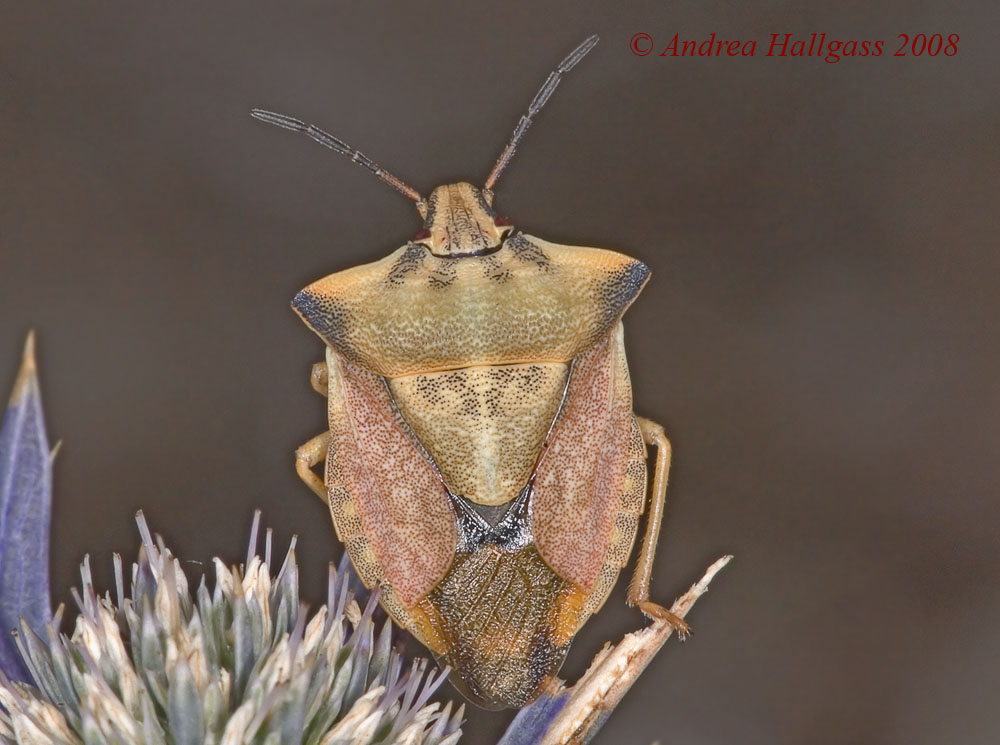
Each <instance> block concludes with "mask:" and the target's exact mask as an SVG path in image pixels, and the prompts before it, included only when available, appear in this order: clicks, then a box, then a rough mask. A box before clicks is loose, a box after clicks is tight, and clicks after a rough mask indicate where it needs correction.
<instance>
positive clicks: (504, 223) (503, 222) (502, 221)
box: [493, 216, 514, 228]
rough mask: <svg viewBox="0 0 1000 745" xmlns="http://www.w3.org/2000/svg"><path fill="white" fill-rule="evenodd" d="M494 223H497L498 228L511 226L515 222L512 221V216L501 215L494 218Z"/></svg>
mask: <svg viewBox="0 0 1000 745" xmlns="http://www.w3.org/2000/svg"><path fill="white" fill-rule="evenodd" d="M493 224H494V225H496V226H497V227H498V228H509V227H512V226H513V225H514V223H512V222H511V221H510V218H507V217H500V216H497V217H494V218H493Z"/></svg>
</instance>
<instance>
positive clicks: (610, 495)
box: [531, 323, 646, 599]
mask: <svg viewBox="0 0 1000 745" xmlns="http://www.w3.org/2000/svg"><path fill="white" fill-rule="evenodd" d="M645 456H646V449H645V445H644V444H643V441H642V436H641V434H639V429H638V426H637V425H636V422H635V417H634V415H633V414H632V391H631V386H630V383H629V378H628V367H627V365H626V362H625V352H624V343H623V332H622V326H621V324H620V323H619V324H618V325H617V326H616V327H615V328H614V329H613V330H612V331H611V333H610V334H608V335H607V336H606V337H604V339H603V340H601V341H600V342H598V343H597V345H596V346H594V347H593V348H591V349H590V350H589V351H588V352H586V353H584V354H582V355H580V357H578V358H577V360H576V362H575V364H574V368H573V372H572V378H571V379H570V385H569V391H568V394H567V398H566V401H565V403H564V405H563V409H562V411H561V412H560V414H559V418H558V420H557V421H556V425H555V427H554V428H553V430H552V432H551V434H550V435H549V439H548V441H547V444H546V450H545V453H544V455H543V456H542V460H541V462H540V463H539V465H538V468H537V469H536V471H535V490H534V498H533V502H532V505H533V508H532V516H531V531H532V534H533V535H534V538H535V545H536V546H537V547H538V552H539V553H540V554H541V555H542V558H543V559H545V561H546V563H548V565H549V566H550V567H552V569H553V570H555V571H556V572H557V573H558V574H559V575H560V576H561V577H563V578H564V579H568V580H570V581H571V582H575V583H576V584H578V585H580V586H581V587H582V588H583V589H585V590H587V591H588V592H589V591H592V590H595V589H596V590H600V592H601V593H603V594H602V599H603V596H604V595H606V593H607V592H608V591H610V589H611V588H610V584H609V583H608V582H605V581H604V579H603V578H602V571H603V572H604V573H605V574H607V573H608V572H609V571H610V573H611V574H613V577H608V579H610V580H611V583H613V580H614V577H616V576H617V573H618V568H620V567H621V566H624V564H625V563H626V560H627V558H628V554H629V552H631V550H632V544H633V543H634V540H635V530H636V526H637V523H638V515H639V513H641V511H642V508H643V501H644V496H645V490H646V467H645ZM599 580H600V582H599ZM598 584H600V587H598Z"/></svg>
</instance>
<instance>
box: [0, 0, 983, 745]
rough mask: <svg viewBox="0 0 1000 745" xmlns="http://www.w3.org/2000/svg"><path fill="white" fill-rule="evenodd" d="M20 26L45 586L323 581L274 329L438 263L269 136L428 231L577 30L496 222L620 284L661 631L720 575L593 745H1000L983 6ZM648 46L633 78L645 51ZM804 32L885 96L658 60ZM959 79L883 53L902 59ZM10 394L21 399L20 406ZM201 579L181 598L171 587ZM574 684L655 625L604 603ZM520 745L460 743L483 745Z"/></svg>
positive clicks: (312, 403)
mask: <svg viewBox="0 0 1000 745" xmlns="http://www.w3.org/2000/svg"><path fill="white" fill-rule="evenodd" d="M878 5H879V7H873V6H872V4H870V3H866V2H847V3H819V2H804V3H803V2H799V3H791V2H771V3H753V4H743V3H733V2H708V3H681V4H679V5H678V4H676V3H663V2H649V1H648V0H643V1H642V2H635V3H631V4H630V5H629V7H628V8H625V7H621V6H620V5H619V4H618V3H613V2H610V1H608V0H603V1H600V2H598V1H596V0H594V1H591V2H563V3H553V4H548V5H547V6H545V7H544V8H543V7H541V6H539V5H538V4H536V3H532V2H527V1H521V0H517V1H516V2H515V1H513V0H510V1H508V2H505V3H490V4H473V3H457V2H456V3H448V2H422V3H413V4H405V5H403V4H398V5H393V6H390V5H389V4H388V3H368V4H365V6H364V7H361V4H347V3H333V2H326V3H316V2H310V3H294V4H286V5H285V6H283V7H281V8H280V9H278V5H277V4H274V5H272V4H268V3H258V2H242V3H237V2H229V1H226V2H215V3H208V4H206V3H188V2H177V3H166V2H149V3H138V4H137V3H125V2H115V3H87V4H73V3H62V4H60V5H59V6H56V5H55V4H53V3H20V4H14V3H7V4H6V7H5V9H4V14H3V15H4V21H3V24H2V27H0V55H2V63H0V64H2V75H0V97H2V100H3V107H2V111H0V148H2V164H3V165H2V166H0V167H2V169H3V178H2V182H0V183H2V189H3V194H2V199H0V235H2V244H0V246H2V247H0V252H2V263H0V350H3V351H2V354H3V359H4V360H5V361H4V362H3V363H2V373H3V380H6V381H11V380H12V379H13V375H14V371H15V367H16V360H17V357H18V355H19V351H20V346H21V343H22V340H23V336H24V334H25V332H26V331H27V329H28V328H30V327H34V328H36V329H37V330H38V332H39V337H40V339H39V344H40V364H41V370H42V382H43V386H44V395H45V399H46V405H47V411H48V423H49V429H50V434H51V435H52V437H53V439H62V440H63V441H64V447H63V450H62V451H61V453H60V455H59V458H58V463H57V469H56V504H55V517H54V527H53V552H52V563H53V573H54V593H55V597H56V600H59V601H67V602H69V588H70V587H71V586H72V585H73V584H74V583H75V582H76V581H77V579H76V565H77V562H78V561H79V560H80V559H81V557H82V556H83V554H84V553H87V552H89V553H91V554H92V555H93V557H94V561H95V563H96V564H97V565H98V567H100V572H99V577H100V579H101V582H102V583H105V584H106V583H107V582H109V581H110V554H111V552H112V551H120V552H123V553H124V554H125V555H126V556H132V555H133V554H134V550H135V547H136V544H137V540H136V534H135V528H134V524H133V513H134V511H135V510H136V509H138V508H140V507H141V508H143V509H144V510H145V511H146V514H147V516H148V518H149V520H150V522H151V524H152V525H153V527H154V529H155V530H157V531H159V532H161V533H162V534H163V535H164V536H165V537H166V538H167V540H168V542H169V543H170V544H171V545H172V546H173V547H174V548H175V549H176V550H177V551H178V552H179V553H180V554H181V555H182V556H184V557H187V558H189V559H192V560H196V561H204V560H207V559H208V558H209V557H210V556H211V555H212V554H213V553H219V554H221V555H223V556H225V557H227V558H230V559H231V560H233V561H237V560H238V559H239V557H240V556H241V555H242V554H243V551H244V546H245V541H246V535H247V528H248V526H249V523H250V518H251V513H252V510H253V508H255V507H261V508H263V510H264V513H265V519H266V521H267V522H268V523H269V524H270V525H272V526H273V527H275V528H276V531H277V535H278V536H279V539H280V540H279V542H280V543H281V545H283V546H284V545H286V543H287V540H288V538H289V537H290V536H291V534H292V533H298V534H299V536H300V544H299V545H300V550H301V557H302V563H303V564H304V567H303V573H302V574H303V583H304V594H305V596H306V598H308V599H309V600H311V601H312V602H313V603H316V602H318V601H319V600H320V598H321V597H322V594H323V591H324V579H325V572H326V562H327V561H328V560H329V559H330V558H331V557H333V556H335V555H337V554H338V553H339V548H338V547H337V546H336V545H335V541H334V538H333V532H332V528H331V527H330V525H329V518H328V515H327V512H326V510H325V508H324V506H323V504H322V503H321V502H320V501H319V500H317V499H315V497H313V496H312V495H311V493H310V492H309V491H308V490H307V489H306V488H305V486H303V485H302V484H301V483H299V481H298V480H297V478H296V477H295V475H294V473H293V468H292V451H293V449H294V448H295V447H296V446H297V445H299V444H300V443H301V442H303V441H305V440H306V439H307V438H309V437H311V436H312V435H314V434H316V433H317V432H319V431H320V430H321V429H322V428H323V426H324V413H323V412H324V405H323V402H322V401H321V399H320V398H319V397H318V396H316V394H314V393H313V392H312V391H311V389H310V387H309V384H308V373H309V367H310V364H311V363H312V362H314V361H316V360H319V359H320V358H321V356H322V349H321V343H320V341H319V340H318V339H317V338H316V337H314V336H313V335H312V334H310V333H309V331H308V330H307V329H306V328H305V327H304V326H303V325H302V324H301V323H300V322H299V321H298V320H297V319H296V317H295V316H294V315H293V313H292V312H291V310H290V309H289V307H288V302H289V299H290V298H291V297H292V295H293V294H294V293H295V292H296V291H297V290H298V289H299V288H300V287H302V286H304V285H305V284H306V283H308V282H309V281H312V280H313V279H316V278H318V277H320V276H322V275H325V274H327V273H330V272H332V271H334V270H338V269H342V268H345V267H348V266H351V265H354V264H357V263H361V262H365V261H371V260H374V259H377V258H380V257H381V256H383V255H385V254H386V253H388V252H389V251H390V250H392V249H394V248H396V247H397V246H398V245H400V244H401V243H402V242H403V241H404V240H405V239H406V238H407V237H409V236H410V235H411V234H412V233H413V232H414V231H415V230H416V229H417V228H418V227H419V218H418V216H417V214H416V212H415V211H414V209H413V207H412V205H411V204H409V203H408V202H407V200H405V199H403V198H401V197H399V196H398V195H396V194H395V193H393V192H392V191H390V190H389V189H387V188H386V187H385V186H384V185H382V184H381V183H379V182H378V181H377V180H376V179H374V178H372V177H371V176H370V175H369V174H367V173H366V172H364V171H363V170H361V169H359V168H357V167H356V166H353V165H352V164H350V163H349V162H347V161H346V160H345V159H343V158H341V157H338V156H336V155H334V154H333V153H331V152H329V151H326V150H324V149H323V148H320V147H319V146H318V145H315V144H313V143H311V142H309V141H308V140H306V139H305V138H302V137H297V136H293V135H292V134H290V133H285V132H282V131H279V130H277V129H274V128H271V127H267V126H265V125H263V124H260V123H258V122H255V121H253V120H252V119H251V118H250V116H249V110H250V108H251V107H254V106H263V107H267V108H272V109H274V110H276V111H281V112H286V113H289V114H292V115H295V116H298V117H300V118H303V119H306V120H308V121H311V122H315V123H317V124H319V125H320V126H322V127H324V128H326V129H328V130H330V131H331V132H333V133H335V134H337V135H339V136H340V137H342V138H344V139H345V140H347V141H348V142H350V143H351V144H353V145H356V146H357V147H359V148H361V149H362V150H364V151H365V152H366V153H367V154H368V155H370V156H371V157H372V158H374V159H375V160H376V161H378V162H379V163H382V164H384V165H385V166H386V167H387V168H389V169H390V170H391V171H393V172H395V173H396V174H398V175H399V176H400V177H402V178H403V179H404V180H406V181H408V182H411V183H412V184H413V185H414V186H415V187H417V188H418V189H420V190H421V191H423V192H424V193H427V192H429V191H430V189H431V188H432V187H433V186H435V185H437V184H440V183H444V182H449V181H454V180H466V179H467V180H472V181H475V182H477V183H481V182H482V179H483V178H485V175H486V174H487V172H488V171H489V169H490V167H491V166H492V164H493V161H494V159H495V157H496V155H497V154H498V153H499V151H500V149H501V147H502V146H503V144H504V143H505V141H506V139H507V137H508V135H509V133H510V131H511V129H512V128H513V125H514V123H515V122H516V121H517V118H518V117H519V116H520V115H521V113H522V112H523V111H524V109H525V108H526V106H527V103H528V101H529V100H530V97H531V96H532V95H533V94H534V92H535V91H536V89H537V87H538V85H539V84H540V83H541V81H542V80H543V78H544V77H545V76H546V75H547V74H548V72H549V71H550V70H551V69H552V67H553V66H554V65H555V64H556V63H557V62H558V60H559V59H561V57H562V56H563V55H564V54H566V53H567V52H568V51H569V50H570V49H572V48H573V46H574V45H575V44H577V43H578V42H579V41H580V40H581V39H582V38H584V37H585V36H586V35H588V34H590V33H595V32H596V33H600V34H601V35H602V42H601V44H600V45H599V46H598V47H597V48H596V49H595V50H594V51H593V52H592V53H591V55H590V56H589V57H588V58H587V59H586V60H584V62H583V63H581V65H580V66H579V67H578V68H577V69H576V70H574V71H573V72H572V73H571V75H570V76H569V77H568V78H567V79H566V80H565V82H564V83H563V84H562V85H561V86H560V88H559V91H558V93H557V94H556V95H555V97H554V98H553V99H552V101H551V102H550V104H549V106H548V108H547V109H546V110H545V111H544V112H543V113H542V114H541V116H540V117H539V119H538V121H537V122H536V124H535V126H533V127H532V129H531V131H530V133H529V134H528V136H527V138H526V139H525V141H524V144H523V146H522V148H521V150H520V152H519V153H518V156H517V157H516V158H515V160H514V162H513V164H512V165H511V167H510V168H509V170H508V171H507V172H506V173H505V175H504V177H503V178H502V179H501V181H500V184H499V187H498V191H497V207H498V209H499V210H500V211H501V213H503V214H506V215H509V216H510V217H511V218H512V219H513V221H514V222H515V224H517V225H518V226H520V227H522V228H524V229H525V230H527V231H529V232H532V233H534V234H536V235H539V236H542V237H545V238H547V239H549V240H552V241H557V242H563V243H573V244H583V245H596V246H604V247H608V248H614V249H618V250H621V251H624V252H626V253H629V254H632V255H634V256H637V257H639V258H641V259H642V260H643V261H645V262H646V263H648V264H649V265H650V266H651V267H652V269H653V279H652V281H651V282H650V284H649V285H648V286H647V289H646V290H645V291H644V293H643V295H642V296H641V297H640V299H639V300H638V301H637V302H636V304H635V306H634V307H633V309H632V310H631V311H629V313H628V316H627V319H626V328H627V344H628V346H629V355H630V364H631V369H632V374H633V383H634V387H635V400H636V408H637V410H638V411H639V412H640V413H642V414H644V415H647V416H650V417H653V418H655V419H658V420H661V421H663V422H664V423H665V424H666V426H667V430H668V433H669V434H670V436H671V438H672V440H673V443H674V453H675V460H674V463H675V467H674V471H673V472H672V474H671V490H670V497H669V506H668V514H667V522H666V524H665V527H664V534H663V535H664V539H663V541H662V543H661V546H660V549H659V563H658V566H657V568H656V571H655V575H654V597H656V598H658V599H660V600H662V601H670V600H671V599H672V598H673V597H674V596H675V595H676V594H679V593H680V592H682V591H683V590H684V589H686V588H687V586H688V585H689V583H690V582H692V581H693V580H694V579H696V578H697V577H698V576H700V573H701V571H702V570H703V568H704V567H705V566H706V565H707V564H708V563H709V562H710V561H711V560H713V559H714V558H716V557H717V556H719V555H720V554H722V553H725V552H732V553H734V554H735V555H736V561H735V562H734V563H733V565H732V566H731V567H730V568H729V569H728V570H726V572H725V573H724V574H723V575H721V576H720V577H719V578H718V579H717V581H716V583H715V585H714V586H713V588H712V591H711V593H710V594H709V595H708V596H707V597H706V598H705V599H704V600H703V601H702V602H701V603H700V604H699V606H698V607H697V608H696V609H695V612H694V613H693V615H692V617H691V619H690V620H691V621H692V623H693V625H694V627H695V629H696V633H695V635H694V637H693V638H692V640H691V641H690V642H688V643H686V644H684V645H678V644H675V643H671V644H670V645H668V648H667V649H666V650H665V651H664V653H662V654H661V656H660V657H659V658H657V659H656V660H655V661H654V663H653V665H652V666H651V668H650V669H649V671H648V672H647V674H646V675H645V676H644V677H643V678H642V679H641V680H640V682H639V684H638V685H637V687H636V688H635V690H634V691H633V692H632V694H631V695H630V696H629V697H628V698H627V700H626V701H625V703H624V704H623V705H622V706H621V707H620V709H619V710H618V711H617V712H616V713H615V714H614V716H613V717H612V719H611V720H610V722H609V723H608V724H607V726H606V728H605V730H604V731H603V732H602V734H601V735H600V739H599V741H600V742H605V743H612V742H634V743H642V744H644V743H650V742H652V741H653V740H657V739H658V740H660V741H661V742H662V743H664V745H667V744H668V743H684V744H685V745H695V744H699V743H705V744H706V745H717V744H719V743H741V744H746V745H757V744H758V743H759V744H761V745H765V744H766V745H780V744H785V743H808V744H810V745H814V744H816V745H821V744H823V743H831V744H833V743H838V744H839V743H864V744H866V745H867V744H869V743H899V744H904V743H905V744H907V745H913V744H917V743H928V744H932V743H933V744H935V745H937V744H939V743H943V742H944V743H950V742H954V743H962V744H963V745H972V744H974V743H996V742H997V741H998V740H1000V721H998V714H997V711H996V700H995V699H996V695H997V686H998V684H1000V636H998V634H997V627H998V622H1000V592H998V580H1000V561H998V559H1000V541H998V538H1000V528H998V517H1000V514H998V512H1000V510H998V505H997V483H998V477H1000V461H998V458H997V443H998V442H1000V389H998V382H997V381H998V368H1000V364H998V363H1000V349H998V344H997V342H996V331H995V329H994V324H995V322H996V321H997V318H998V312H1000V299H998V297H997V293H996V289H995V288H996V282H997V271H998V269H1000V254H998V253H997V251H996V250H995V247H996V235H997V229H998V227H1000V226H998V219H997V214H998V196H1000V170H998V155H1000V152H998V150H1000V145H998V141H997V135H998V132H1000V128H998V124H1000V96H998V90H1000V72H998V71H1000V66H998V65H997V43H998V40H997V36H996V33H995V32H996V29H997V25H996V21H997V13H996V9H995V6H994V5H993V4H992V3H986V2H982V3H976V2H964V3H953V4H950V5H948V6H947V7H945V6H944V5H942V6H941V7H940V8H938V7H935V6H936V4H929V3H904V2H898V1H897V2H890V3H879V4H878ZM637 32H645V33H648V34H649V35H650V36H651V37H652V38H653V40H654V43H655V44H656V49H655V51H654V52H653V54H651V55H649V56H647V57H638V56H635V55H634V54H632V53H631V52H630V50H629V40H630V38H631V37H632V35H633V34H635V33H637ZM711 32H716V34H717V35H718V37H719V38H739V39H744V40H745V39H751V38H755V39H758V40H760V41H761V44H763V45H765V46H766V41H767V40H768V39H769V35H770V34H771V33H782V34H783V33H786V32H787V33H794V34H798V35H807V34H809V33H810V32H825V33H826V34H827V35H828V38H839V39H859V40H860V39H869V40H874V39H882V40H885V42H886V47H885V52H884V53H883V55H882V56H881V57H878V58H871V57H869V58H863V59H844V60H842V61H840V62H839V63H836V64H829V63H826V62H824V61H823V60H822V59H819V58H816V57H812V58H794V59H793V58H785V59H780V58H767V57H764V56H763V54H764V52H765V51H766V49H764V48H758V52H757V55H758V56H757V57H755V58H739V57H738V58H732V59H729V58H722V59H717V58H709V59H706V58H699V59H690V58H679V59H672V58H668V57H659V56H657V54H658V52H659V51H660V49H662V47H663V46H665V45H666V43H667V41H668V40H669V39H670V37H672V36H673V35H674V33H680V34H681V35H682V37H683V38H688V39H697V40H703V39H705V38H707V37H708V35H709V34H710V33H711ZM900 33H907V34H910V35H913V34H918V33H924V34H927V35H930V34H934V33H940V34H943V35H944V36H945V37H947V36H948V35H949V34H952V33H957V34H959V35H960V41H959V45H958V54H957V55H956V56H954V57H946V56H944V55H943V54H941V55H938V56H937V57H928V56H926V55H924V56H921V57H912V56H908V57H905V58H896V57H893V56H892V53H893V52H894V51H895V49H896V47H897V46H898V44H899V41H898V40H897V34H900ZM4 385H6V384H4ZM191 566H192V569H193V570H195V571H196V570H197V565H196V564H192V565H191ZM621 585H622V586H621V587H619V588H618V590H616V592H615V594H614V595H613V596H612V598H611V600H610V601H609V603H608V605H607V606H606V607H605V610H604V611H603V612H602V613H601V614H600V615H599V616H598V617H597V618H595V619H594V620H593V621H592V622H591V623H589V624H588V626H587V627H586V628H585V629H584V631H583V632H582V633H581V634H580V635H579V637H578V638H577V641H576V642H575V646H574V649H573V651H572V652H571V654H570V659H569V661H568V663H567V665H566V667H565V668H564V673H566V674H567V675H568V676H571V677H575V676H576V675H578V674H579V673H580V672H582V670H583V669H584V668H585V666H586V663H587V661H588V660H589V659H590V657H591V656H592V654H593V653H594V652H595V651H596V650H597V649H598V648H599V647H600V645H601V644H602V642H604V641H605V640H607V639H612V638H618V637H619V636H620V635H621V634H622V633H623V632H625V631H628V630H630V629H633V628H636V627H638V626H639V625H640V624H641V623H642V619H641V617H640V616H639V614H638V613H637V612H635V611H633V610H629V609H627V608H626V607H625V606H624V602H623V599H624V582H623V583H621ZM506 719H507V717H506V716H505V715H503V714H500V715H497V714H492V713H490V714H488V713H484V712H470V714H469V724H468V725H467V728H466V729H467V737H466V740H465V741H466V742H468V743H488V742H492V741H494V740H495V738H496V736H497V735H498V733H499V732H501V731H502V729H503V727H504V726H505V724H506Z"/></svg>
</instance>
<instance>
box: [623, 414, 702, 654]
mask: <svg viewBox="0 0 1000 745" xmlns="http://www.w3.org/2000/svg"><path fill="white" fill-rule="evenodd" d="M636 419H637V420H638V422H639V428H640V429H641V430H642V439H644V440H645V441H646V444H647V445H655V446H656V465H655V466H654V467H653V488H652V492H651V493H650V498H649V515H648V516H647V517H646V535H645V536H643V539H642V545H641V547H640V550H639V558H638V560H637V561H636V567H635V574H633V575H632V582H631V584H629V588H628V604H629V605H634V606H638V607H639V610H641V611H642V612H643V613H645V614H646V615H647V616H649V617H650V618H654V619H657V620H661V621H666V622H667V623H669V624H670V625H671V626H673V627H674V629H676V630H677V636H678V637H680V638H681V639H683V638H684V637H685V636H687V635H688V634H689V633H691V627H690V626H688V625H687V623H685V621H684V619H683V618H680V617H678V616H676V615H674V614H673V613H671V612H670V611H669V610H667V609H666V608H664V607H663V606H662V605H660V604H658V603H654V602H653V601H652V600H650V599H649V580H650V578H651V577H652V575H653V559H654V558H655V553H656V542H657V540H659V537H660V523H662V522H663V505H664V502H665V501H666V496H667V477H668V476H669V475H670V440H668V439H667V436H666V435H665V434H664V433H663V427H661V426H660V425H659V424H657V423H656V422H653V421H650V420H649V419H644V418H643V417H636Z"/></svg>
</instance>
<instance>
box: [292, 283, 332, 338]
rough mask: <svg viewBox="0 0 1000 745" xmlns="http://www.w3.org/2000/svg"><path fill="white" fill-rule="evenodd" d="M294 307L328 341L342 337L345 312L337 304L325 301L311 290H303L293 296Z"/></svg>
mask: <svg viewBox="0 0 1000 745" xmlns="http://www.w3.org/2000/svg"><path fill="white" fill-rule="evenodd" d="M292 307H293V308H295V310H297V311H298V312H299V313H301V314H302V317H303V318H304V319H306V322H307V323H308V324H309V325H310V326H311V327H312V329H313V330H314V331H315V332H316V333H317V334H319V335H320V337H322V338H323V339H325V340H326V341H329V342H333V341H335V340H337V339H339V338H340V336H341V325H342V323H341V322H342V320H343V313H341V312H340V311H339V309H338V308H337V307H336V305H335V304H333V303H330V302H329V301H327V302H323V300H321V299H320V298H318V297H317V296H316V295H314V294H313V293H311V292H309V290H301V291H300V292H299V293H297V294H296V295H295V297H294V298H292Z"/></svg>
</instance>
